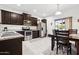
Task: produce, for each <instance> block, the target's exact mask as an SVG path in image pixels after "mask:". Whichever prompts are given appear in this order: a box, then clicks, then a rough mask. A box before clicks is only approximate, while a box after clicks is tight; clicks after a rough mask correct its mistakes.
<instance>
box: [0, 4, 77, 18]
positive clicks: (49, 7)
mask: <svg viewBox="0 0 79 59" xmlns="http://www.w3.org/2000/svg"><path fill="white" fill-rule="evenodd" d="M74 7H79V5H78V4H60V5H59V9H60V10H61V11H62V12H64V11H68V10H69V9H71V8H74ZM0 9H10V10H14V11H18V12H22V13H23V12H25V13H29V14H31V15H33V16H37V17H40V18H44V17H48V16H52V15H54V13H55V12H56V10H57V5H56V4H20V5H18V4H0Z"/></svg>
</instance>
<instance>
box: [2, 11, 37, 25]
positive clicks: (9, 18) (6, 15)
mask: <svg viewBox="0 0 79 59" xmlns="http://www.w3.org/2000/svg"><path fill="white" fill-rule="evenodd" d="M1 17H2V24H12V25H24V20H26V21H30V23H31V26H37V18H35V17H31V15H30V14H26V13H23V14H18V13H14V12H9V11H5V10H1Z"/></svg>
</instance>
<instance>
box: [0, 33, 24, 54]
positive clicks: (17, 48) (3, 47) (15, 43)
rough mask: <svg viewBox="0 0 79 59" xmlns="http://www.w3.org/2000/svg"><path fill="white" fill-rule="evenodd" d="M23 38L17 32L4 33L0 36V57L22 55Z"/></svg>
mask: <svg viewBox="0 0 79 59" xmlns="http://www.w3.org/2000/svg"><path fill="white" fill-rule="evenodd" d="M23 40H24V36H23V35H21V34H19V33H17V32H5V33H3V35H1V36H0V55H22V41H23Z"/></svg>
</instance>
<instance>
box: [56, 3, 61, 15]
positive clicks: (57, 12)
mask: <svg viewBox="0 0 79 59" xmlns="http://www.w3.org/2000/svg"><path fill="white" fill-rule="evenodd" d="M60 14H62V12H61V11H60V9H59V4H57V11H56V12H55V15H60Z"/></svg>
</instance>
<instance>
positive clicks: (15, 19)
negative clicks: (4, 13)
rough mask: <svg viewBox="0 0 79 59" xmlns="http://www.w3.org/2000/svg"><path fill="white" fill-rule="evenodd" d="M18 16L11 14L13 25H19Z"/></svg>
mask: <svg viewBox="0 0 79 59" xmlns="http://www.w3.org/2000/svg"><path fill="white" fill-rule="evenodd" d="M17 20H18V15H17V14H15V13H11V24H13V25H17Z"/></svg>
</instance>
